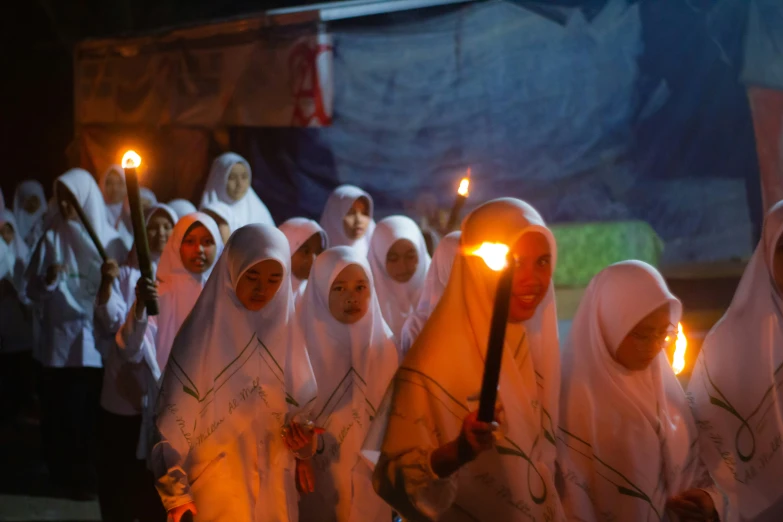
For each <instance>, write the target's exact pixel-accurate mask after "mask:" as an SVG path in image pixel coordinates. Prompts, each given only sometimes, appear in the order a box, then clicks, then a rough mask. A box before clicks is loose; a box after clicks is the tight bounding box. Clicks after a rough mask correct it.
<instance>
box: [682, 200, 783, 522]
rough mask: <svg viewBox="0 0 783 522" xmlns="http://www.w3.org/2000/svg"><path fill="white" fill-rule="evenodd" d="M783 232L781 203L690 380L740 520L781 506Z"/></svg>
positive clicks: (712, 457) (711, 454) (710, 457)
mask: <svg viewBox="0 0 783 522" xmlns="http://www.w3.org/2000/svg"><path fill="white" fill-rule="evenodd" d="M781 236H783V201H782V202H778V203H777V204H776V205H775V206H773V207H772V209H770V211H769V212H768V213H767V217H766V220H765V221H764V231H763V236H762V240H761V241H760V242H759V245H758V247H756V251H755V252H754V253H753V257H752V258H751V259H750V262H749V263H748V266H747V268H746V269H745V273H744V274H743V276H742V280H741V281H740V283H739V286H738V287H737V291H736V293H735V294H734V299H732V301H731V305H730V306H729V308H728V310H727V311H726V313H725V314H724V316H723V318H722V319H721V320H720V321H718V323H717V324H716V325H715V326H714V327H713V329H712V330H711V331H710V333H709V334H708V335H707V338H706V339H705V341H704V345H703V346H702V349H701V353H700V354H699V358H698V360H697V361H696V365H695V367H694V371H693V375H692V377H691V380H690V383H689V384H688V395H689V398H690V399H691V405H692V408H693V413H694V416H695V417H696V421H697V424H698V426H699V431H700V437H701V442H702V447H703V448H704V449H705V451H704V453H705V455H704V461H705V464H707V467H708V468H709V470H710V472H711V473H712V475H713V477H714V478H715V481H716V482H717V483H718V485H719V486H720V487H721V489H723V491H725V492H726V493H727V494H728V496H729V498H730V499H732V500H733V503H734V504H735V505H736V506H737V508H738V509H739V511H740V514H741V516H742V517H743V519H745V520H754V519H755V518H756V516H757V515H759V514H760V513H763V512H764V511H765V510H766V509H768V508H770V507H771V506H774V505H776V504H778V508H779V507H780V505H781V504H783V489H781V487H780V484H781V483H783V451H781V434H783V393H781V387H780V382H781V378H783V373H782V372H781V368H783V313H781V298H780V292H779V291H778V290H777V288H776V285H775V283H774V276H773V272H772V267H773V266H774V258H775V251H776V249H777V244H778V241H779V240H780V238H781ZM708 449H709V450H710V451H707V450H708ZM772 514H773V515H777V516H773V518H774V519H777V518H779V514H780V512H778V513H772Z"/></svg>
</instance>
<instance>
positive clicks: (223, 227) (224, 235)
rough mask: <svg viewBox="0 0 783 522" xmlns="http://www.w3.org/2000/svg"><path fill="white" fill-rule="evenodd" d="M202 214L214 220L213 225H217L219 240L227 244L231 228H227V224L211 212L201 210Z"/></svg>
mask: <svg viewBox="0 0 783 522" xmlns="http://www.w3.org/2000/svg"><path fill="white" fill-rule="evenodd" d="M202 212H204V214H206V215H208V216H209V217H211V218H212V219H214V220H215V223H217V226H218V230H219V231H220V238H221V239H222V240H223V244H224V245H225V244H226V243H227V242H228V238H230V237H231V227H230V226H228V223H227V222H226V220H225V219H223V218H222V217H220V216H218V215H217V214H215V213H214V212H212V211H211V210H203V211H202Z"/></svg>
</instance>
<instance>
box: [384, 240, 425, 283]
mask: <svg viewBox="0 0 783 522" xmlns="http://www.w3.org/2000/svg"><path fill="white" fill-rule="evenodd" d="M418 266H419V253H418V252H417V251H416V247H415V246H413V243H411V242H410V241H409V240H407V239H398V240H397V241H395V242H394V244H393V245H392V246H391V248H390V249H389V251H388V252H387V253H386V272H387V273H388V274H389V276H390V277H391V278H392V279H394V280H395V281H397V282H398V283H407V282H408V281H410V280H411V278H412V277H413V274H415V273H416V268H417V267H418Z"/></svg>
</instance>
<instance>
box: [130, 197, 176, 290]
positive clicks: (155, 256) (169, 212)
mask: <svg viewBox="0 0 783 522" xmlns="http://www.w3.org/2000/svg"><path fill="white" fill-rule="evenodd" d="M158 211H161V212H163V213H164V214H165V215H166V216H167V217H168V218H169V219H170V220H171V226H172V227H173V226H175V225H176V224H177V222H178V221H179V216H178V215H177V213H176V212H174V209H172V208H171V207H170V206H168V205H166V204H165V203H153V204H152V206H150V208H148V209H147V212H146V213H145V214H144V220H145V222H146V223H149V221H150V218H151V217H152V215H153V214H155V213H156V212H158ZM162 254H163V253H162V252H160V253H157V252H152V251H150V261H152V270H153V273H154V272H155V271H156V270H157V268H158V261H160V256H161V255H162ZM126 264H127V265H128V266H130V267H132V268H136V269H138V268H139V258H138V257H137V256H136V243H135V242H134V244H133V248H131V251H130V253H129V254H128V261H127V262H126ZM134 291H135V290H134ZM126 302H127V301H126ZM130 302H132V300H131V301H130Z"/></svg>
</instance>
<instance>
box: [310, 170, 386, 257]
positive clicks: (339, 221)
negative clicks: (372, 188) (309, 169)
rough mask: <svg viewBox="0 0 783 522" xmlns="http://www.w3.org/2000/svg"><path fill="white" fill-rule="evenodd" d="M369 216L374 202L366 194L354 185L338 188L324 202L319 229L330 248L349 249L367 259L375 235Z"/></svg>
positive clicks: (370, 216) (373, 222)
mask: <svg viewBox="0 0 783 522" xmlns="http://www.w3.org/2000/svg"><path fill="white" fill-rule="evenodd" d="M372 216H373V201H372V197H371V196H370V195H369V194H368V193H367V192H365V191H363V190H362V189H360V188H359V187H355V186H353V185H340V186H339V187H337V188H336V189H334V191H333V192H332V193H331V194H330V195H329V199H327V200H326V206H324V211H323V213H322V214H321V227H323V229H324V230H325V231H326V237H328V238H329V244H330V245H331V246H349V247H352V248H355V249H356V250H357V251H358V252H359V253H360V254H361V255H363V256H367V255H368V254H369V252H370V238H371V237H372V235H373V232H374V231H375V221H373V218H372Z"/></svg>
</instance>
